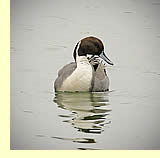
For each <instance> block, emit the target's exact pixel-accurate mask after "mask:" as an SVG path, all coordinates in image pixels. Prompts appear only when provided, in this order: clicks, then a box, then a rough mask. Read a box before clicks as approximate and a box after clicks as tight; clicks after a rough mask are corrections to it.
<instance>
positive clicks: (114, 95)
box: [11, 0, 160, 150]
mask: <svg viewBox="0 0 160 158" xmlns="http://www.w3.org/2000/svg"><path fill="white" fill-rule="evenodd" d="M159 15H160V1H159V0H148V1H147V0H119V1H117V0H115V1H114V0H99V1H97V0H81V1H61V0H57V1H56V0H45V1H43V0H39V1H31V0H28V1H24V0H21V1H18V0H11V149H53V150H54V149H55V150H57V149H81V150H85V149H160V125H159V124H160V123H159V122H160V115H159V112H160V97H159V94H160V21H159ZM90 35H93V36H96V37H98V38H100V39H102V41H103V42H104V44H105V50H106V54H107V55H108V57H109V58H110V59H111V60H112V61H113V62H114V64H115V65H114V66H113V67H108V68H107V71H108V76H109V78H110V92H108V93H57V94H55V93H54V91H53V82H54V80H55V79H56V76H57V71H58V70H59V69H60V68H61V67H62V66H63V65H64V64H66V63H69V62H71V61H73V59H72V52H73V49H74V46H75V44H76V43H77V41H78V40H80V39H81V38H83V37H86V36H90Z"/></svg>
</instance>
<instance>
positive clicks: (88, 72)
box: [60, 57, 92, 91]
mask: <svg viewBox="0 0 160 158" xmlns="http://www.w3.org/2000/svg"><path fill="white" fill-rule="evenodd" d="M91 81H92V67H91V65H90V64H89V62H88V59H87V58H86V57H79V58H78V60H77V68H76V69H75V71H74V72H73V73H72V74H71V76H69V77H68V78H67V79H66V80H64V82H63V84H62V86H61V88H60V91H89V89H90V87H91Z"/></svg>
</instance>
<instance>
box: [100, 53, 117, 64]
mask: <svg viewBox="0 0 160 158" xmlns="http://www.w3.org/2000/svg"><path fill="white" fill-rule="evenodd" d="M99 57H100V58H102V59H103V60H104V61H105V62H107V63H108V64H110V65H114V64H113V62H112V61H111V60H110V59H109V58H108V57H107V56H106V55H105V53H104V52H102V53H101V54H100V55H99Z"/></svg>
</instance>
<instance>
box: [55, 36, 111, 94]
mask: <svg viewBox="0 0 160 158" xmlns="http://www.w3.org/2000/svg"><path fill="white" fill-rule="evenodd" d="M89 56H90V57H89ZM73 58H74V62H71V63H69V64H66V65H65V66H63V67H62V68H61V69H60V70H59V71H58V77H57V78H56V80H55V82H54V90H55V92H106V91H109V78H108V75H107V72H106V68H105V67H106V66H105V64H106V63H108V64H109V65H113V62H112V61H111V60H110V59H109V58H108V57H107V56H106V54H105V53H104V45H103V43H102V41H101V40H100V39H98V38H97V37H93V36H89V37H85V38H83V39H81V40H80V41H78V43H77V44H76V46H75V48H74V51H73ZM100 59H101V60H100Z"/></svg>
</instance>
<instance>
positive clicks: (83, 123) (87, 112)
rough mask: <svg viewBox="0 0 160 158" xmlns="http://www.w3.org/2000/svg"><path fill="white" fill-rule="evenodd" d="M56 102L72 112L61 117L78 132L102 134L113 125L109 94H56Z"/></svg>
mask: <svg viewBox="0 0 160 158" xmlns="http://www.w3.org/2000/svg"><path fill="white" fill-rule="evenodd" d="M54 102H55V103H57V104H58V107H60V108H62V109H66V110H68V111H70V112H71V113H70V114H68V115H67V114H65V115H59V116H60V117H63V118H64V122H69V123H71V124H72V126H73V127H74V128H76V129H78V131H81V132H85V133H94V134H100V133H101V132H102V131H103V127H104V125H105V124H110V123H111V121H110V119H109V117H108V116H109V114H110V111H111V109H110V107H109V100H108V93H56V94H55V98H54Z"/></svg>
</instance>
